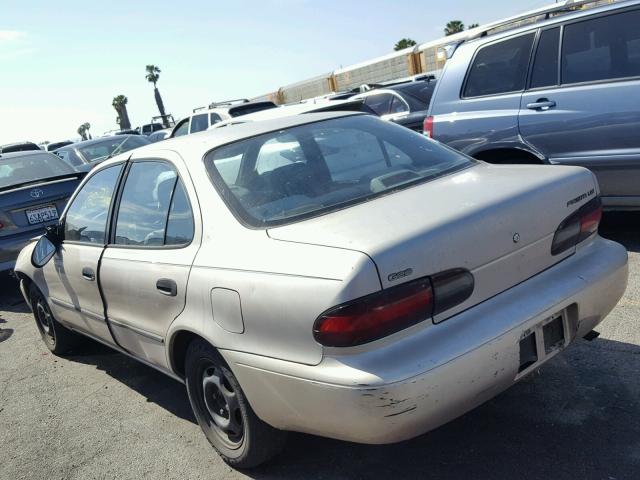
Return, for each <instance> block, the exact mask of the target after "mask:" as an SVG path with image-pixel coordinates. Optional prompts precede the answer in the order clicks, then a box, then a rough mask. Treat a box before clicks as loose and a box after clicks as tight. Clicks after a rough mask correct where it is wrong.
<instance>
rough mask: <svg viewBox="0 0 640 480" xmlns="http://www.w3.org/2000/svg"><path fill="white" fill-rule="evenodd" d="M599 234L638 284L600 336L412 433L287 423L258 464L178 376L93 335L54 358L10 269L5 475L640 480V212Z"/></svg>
mask: <svg viewBox="0 0 640 480" xmlns="http://www.w3.org/2000/svg"><path fill="white" fill-rule="evenodd" d="M602 233H603V235H604V236H606V237H609V238H612V239H614V240H617V241H619V242H621V243H623V244H624V245H625V246H626V247H627V249H628V250H629V255H630V279H629V280H630V281H629V287H628V289H627V292H626V294H625V296H624V298H623V299H622V300H621V301H620V303H619V304H618V306H617V307H616V308H615V310H614V311H613V312H612V313H611V314H610V316H609V317H608V318H607V319H606V320H605V321H604V322H603V323H602V324H601V325H600V327H599V328H598V330H599V331H600V332H601V336H600V337H599V338H597V339H596V340H594V341H592V342H587V341H586V340H580V341H578V342H577V343H576V344H574V345H573V346H572V347H570V348H569V349H567V350H566V351H565V352H564V353H563V354H562V355H558V356H557V357H555V358H554V359H553V360H551V361H550V362H549V363H548V364H546V365H545V366H543V367H542V368H541V369H540V371H539V372H538V373H536V374H534V375H532V376H530V377H528V378H526V379H525V380H523V381H522V382H520V383H519V384H517V385H515V386H514V387H512V388H511V389H509V390H508V391H506V392H505V393H503V394H501V395H499V396H498V397H496V398H495V399H493V400H491V401H489V402H487V403H486V404H484V405H482V406H481V407H479V408H477V409H475V410H474V411H472V412H470V413H468V414H467V415H464V416H463V417H461V418H459V419H457V420H455V421H453V422H451V423H449V424H447V425H445V426H443V427H441V428H439V429H437V430H435V431H433V432H430V433H428V434H426V435H423V436H421V437H419V438H416V439H414V440H410V441H407V442H403V443H400V444H395V445H387V446H366V445H356V444H350V443H345V442H340V441H335V440H328V439H323V438H318V437H313V436H309V435H302V434H290V436H289V442H288V444H287V447H286V449H285V451H284V452H283V454H282V455H280V456H279V457H278V458H276V459H275V460H274V461H272V462H271V463H269V464H268V465H266V466H263V467H261V468H260V469H258V470H252V471H248V472H238V471H235V470H232V469H230V468H229V467H227V466H226V464H224V463H223V462H222V461H221V460H220V459H219V458H218V457H217V455H216V454H215V453H214V452H213V450H212V449H211V448H210V446H209V444H208V443H207V441H206V439H205V438H204V435H202V434H201V432H200V428H199V427H198V425H197V424H196V423H195V419H194V417H193V415H192V414H191V411H190V407H189V403H188V400H187V395H186V393H185V390H184V387H183V386H182V385H181V384H179V383H178V382H176V381H174V380H171V379H169V378H168V377H165V376H164V375H162V374H160V373H158V372H156V371H155V370H153V369H151V368H148V367H146V366H144V365H142V364H139V363H137V362H136V361H134V360H132V359H129V358H128V357H126V356H124V355H121V354H119V353H116V352H114V351H112V350H110V349H109V348H107V347H103V346H101V345H98V344H96V343H94V342H92V341H89V340H87V342H86V343H85V344H84V345H83V346H82V347H81V348H80V349H78V350H77V351H75V352H74V353H73V354H72V355H70V356H67V357H64V358H61V357H56V356H53V355H51V354H50V353H49V352H48V350H47V349H46V348H45V346H44V344H43V343H42V341H41V340H40V338H39V335H38V333H37V331H36V327H35V325H34V322H33V318H32V316H31V314H30V312H29V311H28V308H27V307H26V305H25V304H24V303H23V302H22V301H21V298H20V296H19V294H18V291H17V287H16V284H15V282H14V281H12V280H11V279H8V278H3V279H2V280H0V479H2V480H19V479H28V480H36V479H48V480H49V479H51V480H53V479H78V480H86V479H114V478H117V479H145V478H149V479H154V480H161V479H180V480H187V479H205V478H206V479H231V478H234V479H235V478H247V477H248V478H255V479H270V478H284V479H299V478H305V479H307V478H308V479H333V478H338V479H356V478H363V479H365V478H366V479H377V478H384V479H396V478H398V479H404V478H421V479H425V478H434V479H447V478H462V479H503V478H508V479H565V478H566V479H574V478H575V479H578V478H579V479H604V480H611V479H616V480H618V479H620V480H621V479H638V478H640V324H639V318H640V215H637V214H615V215H613V214H610V215H607V216H606V217H605V220H604V223H603V227H602ZM336 408H340V406H339V405H336Z"/></svg>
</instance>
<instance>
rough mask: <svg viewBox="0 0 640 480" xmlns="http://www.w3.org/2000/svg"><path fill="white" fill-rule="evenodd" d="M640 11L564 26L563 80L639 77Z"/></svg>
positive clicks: (574, 81) (589, 80) (577, 80)
mask: <svg viewBox="0 0 640 480" xmlns="http://www.w3.org/2000/svg"><path fill="white" fill-rule="evenodd" d="M639 24H640V10H634V11H631V12H623V13H618V14H615V15H608V16H606V17H599V18H594V19H593V20H586V21H584V22H579V23H572V24H569V25H566V26H565V27H564V34H563V38H562V83H581V82H593V81H598V80H609V79H616V78H625V77H636V76H640V28H638V25H639Z"/></svg>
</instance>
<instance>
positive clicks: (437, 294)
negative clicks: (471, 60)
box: [15, 112, 628, 468]
mask: <svg viewBox="0 0 640 480" xmlns="http://www.w3.org/2000/svg"><path fill="white" fill-rule="evenodd" d="M167 142H168V143H167V145H166V148H162V147H165V146H157V145H149V146H148V147H144V148H141V149H138V150H136V151H134V152H132V154H131V155H129V154H127V155H120V156H118V157H117V158H113V159H111V160H110V161H107V162H104V163H103V164H101V165H98V166H97V167H96V168H95V169H94V170H93V171H92V172H91V173H90V174H89V176H88V178H87V179H86V180H85V181H84V182H83V184H82V185H81V186H80V187H79V188H78V190H77V191H76V193H75V194H74V197H73V199H72V200H71V201H70V203H69V206H68V207H67V209H66V211H65V213H64V214H63V217H62V218H61V221H60V223H59V226H58V228H57V229H52V230H50V231H49V232H48V233H47V235H45V236H43V237H41V238H40V239H39V240H38V241H37V242H33V243H32V244H30V245H29V246H27V247H25V249H24V250H23V251H22V252H21V254H20V256H19V258H18V262H17V264H16V268H15V271H16V275H17V276H18V278H19V279H20V289H21V291H22V294H23V295H24V298H25V300H26V301H27V302H28V304H29V305H30V306H31V309H32V310H33V312H34V320H35V324H36V328H37V329H38V331H39V333H40V335H41V337H42V339H43V342H44V343H45V345H46V347H47V348H48V349H49V350H50V351H51V352H52V353H54V354H56V355H63V354H65V353H66V352H67V351H69V350H70V349H72V348H73V347H74V345H77V342H79V341H81V337H80V335H78V334H84V335H86V336H88V337H90V338H94V339H97V340H100V341H101V342H103V343H105V344H107V345H109V346H111V347H112V348H114V349H116V350H117V351H120V352H125V353H127V354H129V355H131V356H133V357H134V358H137V359H139V360H140V361H141V362H143V363H145V364H147V365H151V366H153V367H155V368H157V369H158V370H160V371H162V372H164V373H165V374H167V375H169V376H171V377H172V378H174V379H177V380H181V381H182V382H184V383H185V386H186V389H187V392H188V397H189V401H190V404H191V407H192V409H193V412H194V416H195V418H196V420H197V422H198V423H199V425H200V426H201V428H202V430H203V432H204V434H205V435H206V437H207V439H208V440H209V442H210V443H211V444H212V445H213V447H214V448H216V449H217V450H218V452H219V453H220V455H221V456H222V458H223V459H224V460H225V461H226V462H228V463H229V464H230V465H233V466H235V467H239V468H249V467H255V466H257V465H259V464H260V463H262V462H264V461H266V460H268V459H269V458H270V457H271V456H273V455H275V454H276V453H278V451H280V450H281V449H282V447H283V445H284V441H285V431H287V430H289V431H299V432H305V433H312V434H315V435H322V436H327V437H331V438H335V439H341V440H346V441H351V442H359V443H370V444H383V443H394V442H399V441H402V440H406V439H409V438H412V437H415V436H417V435H421V434H423V433H425V432H427V431H429V430H432V429H434V428H437V427H439V426H440V425H442V424H444V423H446V422H448V421H450V420H452V419H454V418H456V417H458V416H460V415H462V414H464V413H465V412H467V411H469V410H471V409H472V408H474V407H476V406H478V405H480V404H482V403H483V402H485V401H487V400H489V399H490V398H493V397H494V396H496V395H498V394H499V393H500V392H501V391H503V390H505V389H507V388H509V387H510V386H511V385H514V384H515V383H516V382H518V381H519V380H521V379H522V378H524V377H525V376H527V375H529V374H532V373H533V372H535V371H537V370H538V369H539V368H540V367H541V366H542V365H544V364H545V363H546V362H548V361H549V360H551V359H552V358H554V357H555V356H556V355H558V354H560V353H561V352H562V351H563V350H564V349H565V348H567V347H569V345H571V344H572V343H574V342H575V341H578V340H579V339H581V338H582V337H584V336H588V335H590V334H591V335H593V332H592V329H593V328H594V327H595V326H596V325H597V324H599V323H600V322H601V321H602V320H603V319H604V318H605V317H606V316H607V314H608V313H609V312H610V311H611V310H612V309H613V308H614V306H615V305H616V303H617V302H618V301H619V300H620V298H621V297H622V295H623V293H624V291H625V288H626V285H627V275H628V269H627V252H626V249H625V248H624V247H623V246H622V245H620V244H617V243H615V242H612V241H609V240H606V239H603V238H601V237H600V236H599V235H598V233H597V230H598V224H599V220H600V214H601V209H600V201H599V197H598V186H597V183H596V181H595V179H594V177H593V175H592V174H591V172H589V171H588V170H586V169H584V168H579V167H563V168H555V167H540V166H527V165H524V166H523V165H518V166H502V165H499V166H498V165H489V164H487V163H484V162H479V161H476V160H474V159H471V158H469V157H468V156H466V155H462V154H461V153H459V152H457V151H455V150H453V149H451V148H449V147H446V146H444V145H442V144H440V143H438V142H434V141H432V140H430V139H428V138H426V137H425V136H423V135H418V134H415V133H414V132H412V131H410V130H409V129H407V128H403V127H400V126H398V125H395V124H393V123H391V122H385V121H382V120H380V119H379V118H377V117H375V116H373V115H364V114H360V113H356V112H323V113H308V114H305V115H288V116H285V117H280V118H276V119H272V120H265V121H260V122H247V123H244V124H240V125H235V126H233V127H229V128H220V129H217V130H213V131H209V132H206V133H202V134H199V135H194V136H188V137H184V138H178V139H172V140H167ZM158 147H160V148H158ZM125 172H126V173H125ZM533 206H535V208H536V209H537V210H539V211H540V212H543V213H542V214H541V215H536V216H535V217H534V216H532V215H531V210H532V208H533ZM595 355H596V356H597V355H598V353H597V352H596V353H595ZM573 357H574V358H573V359H575V355H574V356H573ZM567 360H572V358H571V357H568V358H566V359H565V361H567ZM591 361H594V362H597V361H598V359H597V358H594V359H593V360H591ZM60 375H61V381H62V382H64V378H63V377H64V374H63V372H60ZM543 383H544V382H540V385H538V388H545V387H544V385H543ZM546 388H551V389H553V388H556V386H555V385H553V384H550V385H547V386H546ZM523 408H525V406H523ZM69 414H70V415H73V414H74V412H73V409H72V410H70V411H69ZM118 415H121V418H116V419H114V421H117V422H130V421H132V419H131V417H130V415H128V414H127V412H124V413H118ZM133 421H135V419H133ZM492 428H500V427H499V426H498V427H492ZM111 440H112V441H116V442H117V439H111Z"/></svg>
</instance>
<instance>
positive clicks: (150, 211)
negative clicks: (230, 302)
mask: <svg viewBox="0 0 640 480" xmlns="http://www.w3.org/2000/svg"><path fill="white" fill-rule="evenodd" d="M163 156H164V158H162V159H160V158H144V159H136V160H133V161H132V162H131V163H130V165H129V166H128V168H127V172H126V173H125V179H124V180H123V187H122V191H121V193H120V196H119V198H118V205H117V207H116V209H115V213H114V228H113V229H112V234H111V238H110V242H109V245H108V246H107V248H106V249H105V252H104V255H103V257H102V263H101V266H100V284H101V286H102V291H103V295H104V298H105V302H106V309H107V317H108V320H109V323H110V325H111V329H112V332H113V335H114V338H115V339H116V341H117V343H118V345H119V346H120V347H122V348H124V349H125V350H127V351H128V352H130V353H132V354H134V355H136V356H137V357H139V358H142V359H144V360H146V361H149V362H151V363H152V364H154V365H157V366H159V367H161V368H165V367H166V366H167V365H166V356H165V351H164V337H165V334H166V332H167V330H168V329H169V326H170V325H171V323H172V322H173V320H174V319H175V318H176V317H177V316H178V315H179V314H180V313H181V312H182V310H183V309H184V305H185V298H186V290H187V281H188V279H189V272H190V270H191V265H192V263H193V259H194V257H195V254H196V252H197V250H198V248H199V243H200V242H199V238H200V231H199V229H200V226H199V223H200V222H198V223H197V225H196V222H195V221H194V218H195V216H194V213H193V212H194V211H199V208H198V207H197V205H196V204H195V192H194V191H193V186H192V184H191V182H190V179H189V176H188V172H187V170H186V167H185V166H184V164H183V163H182V161H181V160H180V159H179V157H178V156H177V154H173V155H172V154H170V153H169V152H164V153H163ZM168 157H170V158H171V160H168V159H167V158H168Z"/></svg>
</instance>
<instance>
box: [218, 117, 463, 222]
mask: <svg viewBox="0 0 640 480" xmlns="http://www.w3.org/2000/svg"><path fill="white" fill-rule="evenodd" d="M205 161H206V166H207V168H208V170H209V174H210V176H211V178H212V180H213V182H214V184H215V185H216V187H217V188H218V189H219V190H221V194H222V197H223V198H224V199H225V200H228V203H229V204H230V207H231V208H232V209H233V210H234V211H235V213H236V214H237V215H239V216H240V217H241V218H242V219H243V220H244V221H245V222H246V223H248V224H250V225H253V226H258V227H260V226H269V225H278V224H282V223H288V222H291V221H293V220H294V219H300V218H305V217H309V216H312V215H317V214H320V213H323V212H326V211H329V210H334V209H338V208H342V207H345V206H347V205H350V204H353V203H357V202H361V201H364V200H367V199H370V198H373V197H375V196H378V195H382V194H385V193H388V192H390V191H394V190H397V189H401V188H406V187H408V186H410V185H413V184H415V183H420V182H424V181H426V180H428V179H432V178H434V177H437V176H440V175H443V174H446V173H449V172H452V171H455V170H458V169H461V168H465V167H467V166H469V165H471V164H472V160H470V159H468V158H467V157H464V156H462V155H460V154H459V153H456V152H454V151H453V150H450V149H448V148H446V147H443V146H441V145H440V144H438V143H436V142H433V141H430V140H428V139H427V138H425V137H423V136H422V135H419V134H417V133H415V132H412V131H410V130H407V129H405V128H403V127H400V126H398V125H394V124H390V123H388V122H383V121H381V120H379V119H377V118H374V117H372V116H368V115H362V116H350V117H343V118H338V119H331V120H326V121H322V122H316V123H311V124H307V125H301V126H297V127H293V128H289V129H286V130H281V131H278V132H273V133H268V134H264V135H259V136H256V137H252V138H250V139H246V140H242V141H239V142H236V143H232V144H229V145H226V146H223V147H220V148H218V149H216V150H213V151H212V152H210V153H209V154H207V156H206V158H205Z"/></svg>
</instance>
